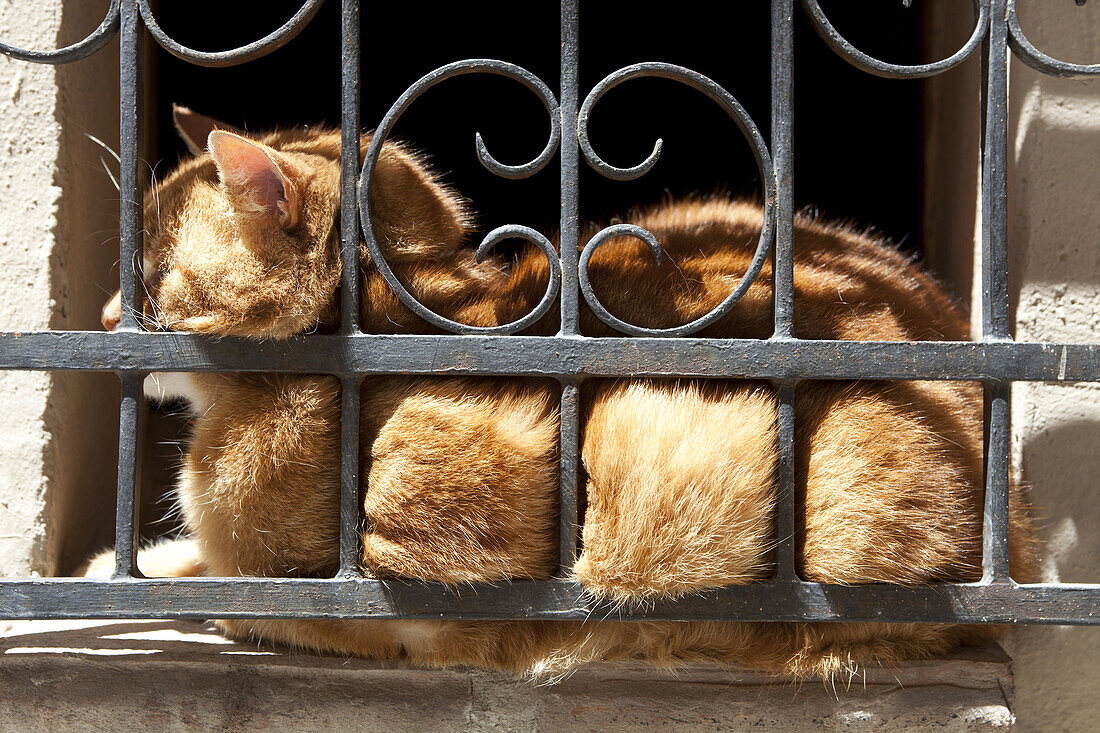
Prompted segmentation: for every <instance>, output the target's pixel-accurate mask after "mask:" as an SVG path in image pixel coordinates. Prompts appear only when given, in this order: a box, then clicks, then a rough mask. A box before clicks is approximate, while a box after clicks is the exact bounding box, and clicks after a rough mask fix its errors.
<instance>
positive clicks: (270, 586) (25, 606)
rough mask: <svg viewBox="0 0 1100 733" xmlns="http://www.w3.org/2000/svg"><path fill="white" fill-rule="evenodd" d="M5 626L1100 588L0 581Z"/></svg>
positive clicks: (935, 600) (844, 614)
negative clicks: (626, 594)
mask: <svg viewBox="0 0 1100 733" xmlns="http://www.w3.org/2000/svg"><path fill="white" fill-rule="evenodd" d="M0 618H4V619H30V618H40V619H42V618H379V619H395V618H402V619H441V618H448V619H468V620H475V619H545V620H548V619H558V620H562V619H576V620H583V619H604V618H614V619H622V620H642V619H650V620H653V619H663V620H739V621H881V622H927V623H979V624H984V623H1030V624H1098V623H1100V585H1068V584H1064V585H1016V584H1014V583H994V584H987V585H983V584H958V585H946V584H945V585H933V586H921V587H907V586H897V585H859V586H836V585H820V584H817V583H803V582H797V581H795V582H787V581H781V582H776V583H767V584H757V585H741V586H728V587H725V588H720V589H716V590H713V591H709V592H707V593H702V594H699V595H693V596H688V597H685V598H682V599H679V600H678V601H669V602H660V603H653V604H647V605H645V606H644V607H639V608H633V609H631V608H624V609H619V610H616V609H615V607H613V606H609V605H606V604H604V603H600V602H597V601H594V600H592V599H591V598H590V597H588V596H586V595H585V593H584V590H583V588H582V587H581V586H580V585H579V584H577V583H574V582H571V581H567V580H549V581H539V582H534V581H517V582H514V583H501V584H498V585H477V586H464V587H458V588H454V587H451V588H448V587H445V586H442V585H439V584H435V583H420V582H413V581H381V580H370V579H339V580H313V579H299V578H171V579H164V578H161V579H132V580H109V581H108V580H85V579H79V578H43V579H40V578H35V579H29V580H4V581H0Z"/></svg>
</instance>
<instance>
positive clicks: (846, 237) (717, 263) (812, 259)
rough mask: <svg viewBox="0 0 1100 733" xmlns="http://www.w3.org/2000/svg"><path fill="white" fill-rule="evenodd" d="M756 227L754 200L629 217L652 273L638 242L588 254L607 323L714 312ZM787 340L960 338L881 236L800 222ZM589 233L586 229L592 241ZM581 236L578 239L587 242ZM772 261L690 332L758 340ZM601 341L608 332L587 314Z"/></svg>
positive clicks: (956, 318)
mask: <svg viewBox="0 0 1100 733" xmlns="http://www.w3.org/2000/svg"><path fill="white" fill-rule="evenodd" d="M763 219H764V211H763V208H762V207H761V206H760V205H758V204H755V203H752V202H748V201H742V200H735V199H728V198H724V197H713V198H698V199H683V200H674V201H668V202H665V203H663V204H661V205H658V206H654V207H651V208H648V209H643V210H640V211H637V212H635V213H634V214H633V215H631V216H629V217H625V218H624V219H623V220H622V223H629V224H634V225H636V226H640V227H642V228H644V229H646V230H647V231H649V232H651V233H652V234H653V235H654V236H655V237H656V239H657V241H658V242H660V244H661V248H662V252H663V256H662V261H661V263H660V265H655V264H654V262H653V256H652V253H651V252H650V251H649V249H648V247H647V246H646V245H645V244H644V243H642V242H641V241H640V240H637V239H634V238H631V237H616V238H613V239H611V240H609V241H608V242H607V243H606V244H604V245H603V246H601V247H600V248H599V249H597V250H596V252H595V253H594V254H593V256H592V259H591V262H590V263H589V268H588V272H589V277H590V280H591V282H592V285H593V290H594V291H595V293H596V295H597V296H598V297H599V298H600V300H601V302H603V303H604V305H605V306H606V307H607V308H608V310H610V311H611V312H612V313H613V314H615V315H616V316H618V317H620V318H622V319H623V320H626V321H628V322H630V323H632V324H635V325H638V326H643V327H647V328H669V327H672V326H676V325H679V324H682V323H686V322H689V321H691V320H694V319H697V318H700V317H702V316H703V315H705V314H706V313H708V312H709V311H711V310H712V309H713V308H715V307H716V306H718V304H719V303H721V302H722V301H723V300H724V299H725V298H726V296H727V295H728V294H729V293H730V292H731V291H732V290H733V288H735V287H736V286H737V283H738V282H739V281H740V279H741V278H742V276H743V275H744V273H745V272H746V271H748V269H749V267H750V264H751V262H752V260H753V257H754V255H755V253H756V249H757V246H758V242H759V239H760V232H761V226H762V223H763ZM794 225H795V226H794V292H795V302H794V313H795V320H794V324H795V336H796V337H798V338H804V339H844V340H860V341H916V340H921V341H925V340H929V341H939V340H965V339H966V338H967V337H968V333H969V325H968V321H967V317H966V314H965V312H964V311H963V309H962V308H960V307H959V305H958V304H957V303H956V302H955V300H954V299H953V298H952V297H951V295H950V294H949V293H948V292H947V291H946V289H945V288H944V287H943V286H942V285H941V284H940V283H938V282H937V281H936V280H935V279H934V278H933V277H931V276H930V275H929V274H928V273H927V272H926V271H924V270H922V269H921V268H920V267H919V266H918V264H917V263H916V262H914V261H913V260H912V259H911V258H909V257H907V256H905V255H904V254H902V253H901V252H899V251H898V250H897V248H895V247H893V246H891V245H890V244H889V243H888V242H886V240H885V239H883V238H882V237H881V236H879V235H876V234H874V233H873V232H869V231H863V232H861V231H858V230H856V229H855V228H852V227H849V226H845V225H842V224H836V223H830V222H826V221H822V220H819V219H817V218H815V217H812V216H808V215H798V216H796V217H795V222H794ZM596 231H598V230H597V229H596V228H593V229H591V230H590V231H589V232H588V237H591V236H592V235H593V234H595V232H596ZM586 239H587V238H586ZM772 278H773V269H772V262H771V259H770V258H769V260H768V261H767V262H765V263H764V265H763V268H762V269H761V271H760V274H759V276H758V277H757V278H756V279H755V281H754V282H753V284H752V286H751V287H750V288H749V289H748V291H747V292H746V293H745V295H744V296H743V297H742V298H741V300H740V301H739V302H738V303H737V305H736V306H735V307H734V308H733V309H732V310H731V311H730V313H729V314H728V315H727V316H726V317H724V318H722V319H720V320H719V321H718V322H717V323H715V324H714V325H713V326H710V327H708V328H706V329H703V330H702V331H700V332H699V333H698V334H697V335H699V336H703V337H720V338H767V337H768V336H770V335H771V334H772V331H773V323H774V322H773V311H772ZM587 316H588V318H587V321H586V324H585V325H587V326H589V327H590V328H591V329H592V331H594V332H599V333H600V334H601V335H604V334H606V335H611V334H612V332H611V331H610V329H608V327H606V326H605V325H604V324H602V323H600V322H598V321H597V320H596V319H595V317H594V316H592V315H591V314H587Z"/></svg>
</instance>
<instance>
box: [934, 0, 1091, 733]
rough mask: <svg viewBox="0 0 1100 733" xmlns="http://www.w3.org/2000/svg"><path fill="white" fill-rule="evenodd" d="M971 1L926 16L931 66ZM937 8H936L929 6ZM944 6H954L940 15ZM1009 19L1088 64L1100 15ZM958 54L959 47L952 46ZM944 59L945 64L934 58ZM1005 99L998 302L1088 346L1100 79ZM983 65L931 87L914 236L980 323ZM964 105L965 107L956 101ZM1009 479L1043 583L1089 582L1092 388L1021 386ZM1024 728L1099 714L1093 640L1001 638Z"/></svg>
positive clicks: (1029, 635)
mask: <svg viewBox="0 0 1100 733" xmlns="http://www.w3.org/2000/svg"><path fill="white" fill-rule="evenodd" d="M968 5H969V3H938V4H932V7H933V8H935V10H934V11H933V12H932V13H931V14H930V17H929V31H930V32H929V34H928V35H929V45H930V47H931V48H930V53H931V54H935V55H936V57H937V58H942V57H943V56H945V55H947V53H950V51H952V50H954V49H955V48H958V44H957V38H954V37H953V36H952V35H951V33H950V32H948V33H944V32H942V29H945V28H946V29H960V28H961V29H966V28H968V27H972V26H968V25H967V23H968V22H970V19H969V15H970V12H969V9H968V8H967V7H966V6H968ZM937 6H938V7H937ZM947 6H951V7H947ZM1019 15H1020V21H1021V24H1022V26H1023V28H1024V31H1025V33H1026V34H1027V35H1028V37H1029V39H1030V40H1031V41H1032V42H1033V43H1034V44H1035V45H1036V46H1037V47H1038V48H1040V49H1041V50H1043V51H1044V52H1045V53H1047V54H1050V55H1052V56H1054V57H1056V58H1060V59H1063V60H1066V61H1072V62H1077V63H1091V62H1096V61H1100V5H1097V4H1096V3H1089V4H1087V5H1086V6H1084V7H1078V6H1077V5H1076V4H1075V3H1072V2H1068V1H1066V2H1045V1H1044V2H1020V3H1019ZM951 43H955V45H953V46H952V45H951ZM945 52H946V53H945ZM1009 79H1010V90H1009V97H1010V99H1009V115H1010V119H1009V123H1010V129H1009V232H1008V236H1009V256H1010V264H1009V267H1010V278H1011V283H1010V293H1011V297H1012V307H1013V312H1014V317H1015V326H1016V338H1017V339H1018V340H1021V341H1063V342H1071V343H1072V342H1096V341H1098V340H1100V328H1098V322H1100V235H1098V232H1100V201H1098V199H1097V196H1098V192H1100V81H1072V80H1066V79H1058V78H1054V77H1051V76H1047V75H1044V74H1040V73H1039V72H1036V71H1033V70H1032V69H1030V68H1029V67H1027V66H1025V65H1024V64H1022V63H1020V62H1019V61H1016V60H1013V62H1012V66H1011V68H1010V75H1009ZM980 83H981V82H980V67H979V65H978V63H977V59H971V60H970V61H968V62H967V63H966V64H965V65H964V66H963V67H961V68H958V69H955V70H953V71H951V72H949V73H947V74H945V75H943V76H941V77H937V78H935V79H934V80H932V81H931V82H929V83H928V87H927V88H928V94H927V98H926V102H927V104H926V114H925V120H926V122H925V125H926V136H927V145H926V156H927V166H926V182H925V183H926V192H925V212H926V231H927V232H928V234H929V237H928V241H927V243H926V244H927V246H928V251H929V261H930V263H931V264H932V265H933V266H934V267H935V268H936V269H937V271H938V272H940V273H941V275H942V276H944V277H945V278H946V279H947V280H949V281H950V282H951V284H952V285H953V287H954V288H955V290H956V292H957V293H959V294H961V295H963V296H964V297H965V296H966V294H968V293H969V294H970V299H971V302H972V303H973V308H972V314H973V318H972V322H973V323H974V324H975V325H974V332H975V333H977V332H978V324H980V322H981V313H980V310H979V309H980V303H981V285H980V282H979V281H978V280H976V279H975V278H974V273H973V263H974V262H975V261H976V259H978V260H980V258H979V257H978V240H977V238H976V232H977V231H978V230H977V226H978V221H979V219H980V217H979V201H978V195H977V191H978V158H977V154H976V151H977V150H978V147H977V146H978V144H979V120H980V116H979V108H978V103H977V102H978V90H979V89H980ZM968 100H971V101H970V103H968ZM1012 420H1013V446H1014V456H1013V458H1014V466H1015V470H1016V471H1017V478H1018V479H1020V480H1023V481H1026V482H1028V483H1029V484H1030V485H1031V487H1032V493H1031V495H1032V500H1033V502H1034V504H1035V510H1036V511H1035V513H1036V515H1037V516H1038V517H1039V519H1040V522H1041V524H1042V534H1043V536H1044V539H1045V540H1046V542H1047V553H1046V560H1045V564H1044V566H1043V571H1042V572H1043V576H1044V577H1043V579H1044V580H1047V581H1057V580H1061V581H1063V582H1092V583H1095V582H1098V581H1100V572H1098V570H1097V568H1098V567H1100V529H1098V528H1100V501H1098V500H1097V496H1098V494H1097V491H1096V486H1097V480H1098V477H1100V450H1098V446H1100V385H1043V384H1017V385H1015V387H1014V390H1013V409H1012ZM1006 647H1007V649H1008V651H1009V653H1010V654H1011V655H1012V656H1013V657H1014V660H1015V675H1016V692H1017V697H1016V706H1017V707H1016V712H1017V717H1018V726H1019V729H1020V730H1023V731H1089V730H1094V729H1095V725H1096V720H1097V718H1098V717H1100V697H1097V695H1096V690H1097V684H1098V681H1100V633H1097V630H1096V629H1095V628H1072V627H1031V628H1021V629H1018V630H1015V631H1014V632H1013V633H1011V634H1010V636H1009V638H1008V640H1007V642H1006Z"/></svg>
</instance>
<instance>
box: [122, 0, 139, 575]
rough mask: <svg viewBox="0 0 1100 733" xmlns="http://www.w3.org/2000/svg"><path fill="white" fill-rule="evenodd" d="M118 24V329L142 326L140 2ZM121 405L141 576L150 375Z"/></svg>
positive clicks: (132, 540) (127, 492) (131, 375)
mask: <svg viewBox="0 0 1100 733" xmlns="http://www.w3.org/2000/svg"><path fill="white" fill-rule="evenodd" d="M120 14H121V16H120V17H121V19H120V26H119V88H118V96H119V123H118V156H119V166H118V184H119V187H118V190H119V221H118V234H119V248H118V249H119V260H118V261H119V266H118V274H119V278H118V279H119V290H120V291H121V293H122V296H121V301H122V302H121V313H120V317H119V323H118V327H117V330H119V331H136V330H138V318H137V314H138V312H139V311H138V308H139V307H140V306H139V303H138V296H137V293H138V288H137V281H138V278H140V277H142V274H141V262H140V258H141V253H140V251H139V248H138V236H139V235H140V234H141V230H142V213H143V212H142V206H141V187H140V184H139V183H138V163H139V157H138V156H139V155H140V154H141V140H142V129H141V121H142V120H141V112H142V109H141V95H142V83H141V82H142V80H141V75H140V68H139V63H140V59H141V41H142V36H141V31H142V26H141V17H140V15H139V13H138V6H137V0H123V1H122V3H121V5H120ZM121 380H122V403H121V406H120V408H119V425H118V493H117V497H116V501H115V577H123V578H124V577H128V576H139V575H140V573H139V572H138V570H137V533H138V527H139V516H138V511H139V509H140V506H141V504H140V501H139V499H140V496H139V494H138V484H139V481H140V476H141V471H140V469H141V467H140V465H139V458H140V452H139V450H138V441H139V440H140V439H141V435H142V432H143V431H142V423H143V421H144V420H143V417H144V408H145V405H144V394H143V390H142V383H143V382H144V381H145V375H144V374H141V373H139V372H125V373H123V374H122V375H121Z"/></svg>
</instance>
